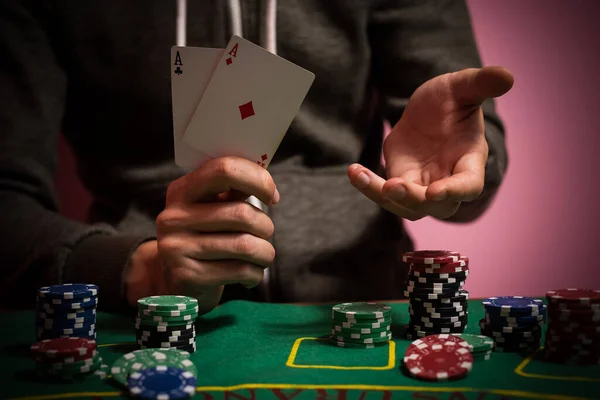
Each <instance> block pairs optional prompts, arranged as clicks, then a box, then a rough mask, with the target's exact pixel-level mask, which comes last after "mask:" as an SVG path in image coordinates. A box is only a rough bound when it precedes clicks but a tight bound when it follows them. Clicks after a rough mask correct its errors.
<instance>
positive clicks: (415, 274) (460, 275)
mask: <svg viewBox="0 0 600 400" xmlns="http://www.w3.org/2000/svg"><path fill="white" fill-rule="evenodd" d="M467 276H469V273H468V272H467V271H465V272H454V273H447V274H431V273H425V272H419V271H415V270H411V271H410V272H409V274H408V278H409V279H413V280H416V279H418V278H423V279H425V280H427V281H430V282H434V281H435V280H436V279H439V280H442V281H448V280H449V279H453V280H455V281H456V282H464V281H466V280H467ZM415 278H416V279H415Z"/></svg>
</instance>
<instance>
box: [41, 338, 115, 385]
mask: <svg viewBox="0 0 600 400" xmlns="http://www.w3.org/2000/svg"><path fill="white" fill-rule="evenodd" d="M96 347H97V346H96V342H95V341H94V340H89V339H84V338H78V337H68V338H56V339H46V340H42V341H41V342H37V343H34V344H33V345H32V346H31V355H32V357H33V359H34V360H35V362H36V370H37V372H38V375H39V376H40V377H43V378H49V379H58V378H61V379H65V380H67V379H68V380H71V379H75V378H78V377H83V376H85V375H87V374H90V373H92V372H94V373H97V375H98V376H99V377H100V378H104V377H106V372H107V371H108V366H107V365H103V364H102V357H100V354H99V353H98V350H97V349H96Z"/></svg>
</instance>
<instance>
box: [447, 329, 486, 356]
mask: <svg viewBox="0 0 600 400" xmlns="http://www.w3.org/2000/svg"><path fill="white" fill-rule="evenodd" d="M453 335H454V336H458V337H460V338H461V339H463V340H464V341H465V342H467V343H468V344H469V350H471V353H474V354H475V353H481V352H485V351H491V350H492V349H493V348H494V339H492V338H491V337H488V336H483V335H473V334H470V333H453Z"/></svg>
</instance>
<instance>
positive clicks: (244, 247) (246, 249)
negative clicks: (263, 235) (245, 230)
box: [234, 234, 254, 255]
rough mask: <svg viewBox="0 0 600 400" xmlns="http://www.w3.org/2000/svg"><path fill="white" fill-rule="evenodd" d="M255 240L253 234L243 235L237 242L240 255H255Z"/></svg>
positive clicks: (236, 245)
mask: <svg viewBox="0 0 600 400" xmlns="http://www.w3.org/2000/svg"><path fill="white" fill-rule="evenodd" d="M253 245H254V240H252V235H251V234H242V235H240V236H239V237H238V238H237V240H236V241H235V244H234V246H235V250H236V252H237V253H238V254H246V255H251V254H252V253H253V247H254V246H253Z"/></svg>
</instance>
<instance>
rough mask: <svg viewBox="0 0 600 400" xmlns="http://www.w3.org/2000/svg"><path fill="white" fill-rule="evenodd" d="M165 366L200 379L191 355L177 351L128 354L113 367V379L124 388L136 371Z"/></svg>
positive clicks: (142, 351)
mask: <svg viewBox="0 0 600 400" xmlns="http://www.w3.org/2000/svg"><path fill="white" fill-rule="evenodd" d="M159 365H165V366H168V367H175V368H181V369H183V370H185V371H188V372H191V373H192V374H193V375H194V376H195V377H198V369H197V368H196V366H195V365H194V363H193V362H192V361H191V360H190V353H188V352H187V351H182V350H177V349H142V350H135V351H132V352H131V353H127V354H125V355H124V356H122V357H121V358H119V359H118V360H117V361H115V363H114V364H113V365H112V367H111V369H110V373H111V374H112V378H113V379H114V380H116V381H117V382H119V383H120V384H121V385H123V386H124V387H127V379H128V378H129V375H130V374H131V373H132V372H134V371H139V370H142V369H146V368H152V367H157V366H159Z"/></svg>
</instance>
